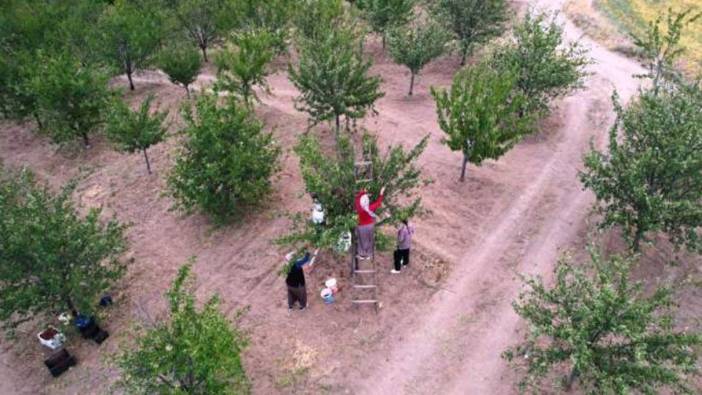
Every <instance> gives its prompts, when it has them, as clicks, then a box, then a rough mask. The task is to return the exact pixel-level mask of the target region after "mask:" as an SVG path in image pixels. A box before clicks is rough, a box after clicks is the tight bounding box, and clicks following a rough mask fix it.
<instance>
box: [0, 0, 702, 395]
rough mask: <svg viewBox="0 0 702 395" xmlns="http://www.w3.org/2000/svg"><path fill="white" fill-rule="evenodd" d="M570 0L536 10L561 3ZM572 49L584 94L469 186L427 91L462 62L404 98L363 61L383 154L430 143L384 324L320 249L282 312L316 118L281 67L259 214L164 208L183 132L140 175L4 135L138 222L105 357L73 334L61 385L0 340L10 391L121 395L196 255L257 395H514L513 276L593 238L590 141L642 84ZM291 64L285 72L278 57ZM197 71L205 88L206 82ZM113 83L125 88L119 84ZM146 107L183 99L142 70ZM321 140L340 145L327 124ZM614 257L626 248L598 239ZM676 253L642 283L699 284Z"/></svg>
mask: <svg viewBox="0 0 702 395" xmlns="http://www.w3.org/2000/svg"><path fill="white" fill-rule="evenodd" d="M562 3H563V2H562V1H561V0H552V1H546V0H543V1H540V2H538V1H537V2H532V3H530V4H532V5H537V6H539V7H542V8H546V9H554V10H556V9H560V8H561V7H562V5H563V4H562ZM564 22H565V23H566V33H567V36H568V37H569V39H572V40H575V39H581V40H582V41H583V42H584V43H585V44H586V45H587V46H588V47H590V48H591V54H592V57H593V58H594V60H595V61H596V62H595V63H594V64H593V65H592V66H591V67H590V71H591V72H592V75H591V76H590V77H589V78H588V80H587V82H586V84H585V88H584V89H583V90H581V91H578V92H576V93H575V94H573V95H571V96H570V97H568V98H565V99H564V100H562V101H560V102H559V103H557V107H556V108H555V110H554V112H553V114H552V116H550V117H549V118H548V119H546V120H544V121H543V123H542V125H541V132H540V133H538V134H536V135H534V136H531V137H529V138H527V139H525V140H524V141H523V142H521V143H520V144H519V145H518V146H516V147H515V148H514V149H513V150H512V151H510V152H509V153H508V154H507V155H506V156H504V157H503V158H501V159H500V160H499V161H496V162H488V163H486V164H484V165H483V166H482V167H479V168H476V167H471V168H469V173H468V176H467V179H466V182H464V183H460V182H458V175H459V171H460V161H461V158H460V154H458V153H452V152H450V151H449V150H448V148H447V147H446V146H444V145H442V144H441V137H442V132H441V130H440V129H439V128H438V125H437V123H436V115H435V108H434V103H433V100H432V98H431V96H430V94H429V87H430V86H447V85H448V84H449V83H450V80H451V77H452V75H453V74H454V73H455V71H456V70H457V69H458V67H459V66H458V59H457V58H456V57H455V56H447V57H444V58H442V59H439V60H437V61H435V62H433V63H432V64H430V65H429V66H428V67H427V68H426V69H425V70H424V71H423V72H422V74H421V75H420V76H419V78H418V80H417V85H415V95H414V96H412V97H408V96H406V93H407V89H408V84H409V72H408V71H407V70H405V69H404V68H402V67H400V66H397V65H395V64H393V63H392V61H391V60H390V59H389V58H388V57H387V56H386V55H384V54H383V53H382V51H381V49H380V47H379V43H378V42H370V43H369V45H368V49H367V51H369V53H370V55H371V56H373V57H374V60H375V66H374V68H373V72H374V73H377V74H379V75H381V76H382V77H383V80H384V82H383V90H384V92H385V97H384V98H382V99H381V100H380V101H379V102H378V106H377V110H378V112H379V115H378V116H376V117H373V118H369V119H367V120H366V121H364V122H363V126H364V127H366V128H367V129H369V130H370V131H372V132H374V133H376V134H377V135H378V137H379V140H380V142H381V144H383V145H387V144H404V145H406V146H410V145H413V144H416V142H417V141H419V140H420V139H421V138H422V137H423V136H425V135H427V134H429V135H430V136H431V138H430V143H429V146H428V147H427V150H426V152H425V154H424V155H423V156H422V158H421V160H420V164H421V167H422V169H423V171H424V174H425V175H427V176H429V177H431V178H432V179H433V181H434V182H433V183H432V184H430V185H429V186H427V187H426V188H424V189H423V190H422V199H423V201H424V204H425V205H426V207H427V208H428V209H429V210H430V211H431V214H430V215H427V216H426V217H424V218H421V219H418V220H417V221H416V227H417V233H416V244H415V251H414V252H413V257H412V264H411V266H410V267H409V269H408V270H407V271H405V272H403V273H402V274H400V275H391V274H390V273H389V271H390V268H391V254H384V255H382V256H381V257H380V259H379V267H381V268H382V269H383V270H382V271H381V273H382V274H381V275H380V279H379V281H380V285H381V287H380V299H381V300H382V302H383V305H382V308H381V310H380V313H379V314H375V313H374V312H373V310H371V309H364V308H358V309H354V308H353V307H351V303H350V302H349V300H350V295H349V290H348V289H347V285H348V265H347V263H346V262H345V261H341V262H337V261H334V260H333V259H332V257H330V256H322V257H321V258H320V259H319V260H318V262H319V263H318V265H317V266H318V267H317V268H316V269H315V271H314V272H313V273H312V274H311V275H309V276H308V293H309V299H310V306H309V308H308V309H307V310H306V311H302V312H301V311H294V312H292V313H291V314H289V313H288V311H287V306H286V302H285V284H284V281H283V279H282V278H281V277H279V276H278V275H277V272H278V269H279V267H280V265H281V263H282V257H283V255H284V254H285V252H286V251H284V250H280V249H279V248H277V247H276V246H274V245H273V243H272V241H273V240H274V239H276V238H277V237H278V236H280V235H282V234H283V233H284V232H286V230H287V229H288V227H289V224H290V223H289V220H288V218H287V216H286V213H287V212H291V211H299V210H306V209H309V208H310V207H311V206H310V201H309V199H308V198H307V197H300V196H302V193H303V192H304V187H303V185H302V181H301V178H300V174H299V171H298V161H297V158H296V157H295V155H294V154H293V153H292V146H293V145H294V143H295V141H296V137H297V136H298V135H299V134H300V133H302V132H304V131H305V129H306V127H307V121H306V116H305V115H304V114H302V113H300V112H298V111H296V110H295V108H294V106H293V99H294V98H295V97H296V96H297V92H296V90H295V88H294V87H293V86H292V84H291V83H290V82H289V81H288V79H287V76H286V74H285V73H284V72H283V71H282V70H283V68H282V67H280V70H279V71H277V72H276V73H274V74H273V75H271V76H270V78H269V84H270V87H271V89H272V93H271V95H262V96H261V97H262V100H263V103H262V104H261V105H259V107H258V109H257V112H258V115H259V116H260V117H261V119H262V120H263V121H264V122H265V124H266V126H267V128H269V129H271V130H273V133H274V135H275V136H276V139H277V140H278V141H279V142H280V144H281V145H282V146H283V147H284V155H283V159H282V170H281V172H280V174H279V175H278V176H277V177H276V180H275V182H274V190H275V192H274V194H273V196H272V197H271V198H270V200H269V201H268V202H267V203H266V207H264V209H263V210H261V211H260V212H256V213H251V214H250V215H248V216H246V217H245V218H241V220H240V221H239V222H238V223H236V224H233V225H231V226H226V227H222V228H215V227H213V225H212V224H211V223H210V222H208V221H207V219H206V218H204V217H203V216H200V215H190V216H184V215H182V214H181V213H179V212H177V211H173V210H171V207H172V203H173V202H172V201H171V199H170V198H169V197H167V196H164V195H163V191H164V189H165V176H166V174H167V173H168V170H169V169H170V167H171V165H172V163H173V157H174V155H175V154H176V153H177V147H178V140H179V138H178V137H177V136H173V137H172V138H169V139H168V140H167V141H166V142H164V143H162V144H159V145H158V146H156V147H154V148H152V149H151V150H150V157H151V158H152V166H153V168H154V175H152V176H149V175H147V174H146V168H145V165H144V163H143V158H142V157H141V156H140V155H136V154H135V155H124V154H120V153H117V152H115V151H114V150H112V149H111V148H110V147H109V146H108V144H107V143H106V142H105V141H102V140H100V139H97V140H96V141H95V143H94V144H93V147H92V148H90V149H89V150H82V149H79V148H76V149H67V148H62V149H57V148H56V147H54V146H52V145H50V144H49V143H48V142H47V141H46V140H45V139H44V138H42V137H38V136H37V135H35V134H34V133H32V131H31V129H32V125H29V124H27V125H17V124H13V123H3V124H0V158H2V160H3V162H4V164H5V165H6V166H10V167H15V166H29V167H30V168H32V169H33V170H34V171H35V172H37V173H38V175H39V176H40V177H42V178H43V179H45V180H48V181H49V182H50V183H51V184H52V185H55V186H59V185H61V184H62V183H63V182H65V181H66V180H68V179H70V178H73V177H80V180H81V181H80V184H79V185H80V186H79V189H78V191H77V200H78V201H79V202H80V203H81V205H82V206H83V207H96V206H99V207H103V208H104V212H105V215H116V216H117V218H119V219H120V220H121V221H125V222H128V223H131V227H130V229H129V232H128V237H129V240H130V242H131V248H130V253H129V258H132V259H133V260H134V262H133V264H132V265H131V268H130V271H129V274H128V278H127V279H126V280H125V281H124V284H123V286H122V287H121V288H120V289H121V291H117V292H115V295H114V298H115V302H116V305H115V306H114V307H111V308H110V309H111V310H112V311H110V312H109V318H108V319H107V320H106V321H104V323H103V324H102V326H104V327H105V328H106V329H107V330H108V331H110V332H111V334H112V336H111V338H110V339H109V340H108V341H107V342H106V343H104V344H103V345H102V346H100V347H99V348H97V346H95V345H94V344H88V343H86V342H83V341H80V340H77V339H74V340H71V342H70V343H69V345H68V347H69V350H70V351H71V352H72V353H73V354H75V355H76V356H77V358H78V360H79V364H78V366H77V367H75V368H73V369H71V370H70V371H69V372H67V373H66V374H65V375H63V376H62V377H60V378H59V379H52V378H51V376H50V375H49V373H48V371H47V370H46V369H44V367H43V365H42V358H43V357H45V355H46V352H45V351H44V350H42V349H41V347H40V345H39V344H38V342H37V341H36V338H35V337H34V336H35V334H36V333H37V332H36V331H34V330H33V328H25V329H24V330H23V331H22V332H20V333H19V334H18V336H19V340H18V341H12V342H8V341H6V340H5V339H2V343H0V376H1V377H3V380H0V394H75V393H81V394H99V393H105V392H107V391H108V390H109V389H110V385H111V383H112V382H113V381H114V380H115V379H116V377H118V374H119V372H118V371H117V370H116V369H115V368H114V367H113V366H112V365H111V363H110V359H111V355H112V354H114V353H115V352H117V351H118V350H119V348H120V344H122V342H123V341H124V340H125V338H127V337H128V336H129V333H130V332H129V330H130V328H131V326H132V325H133V324H134V323H141V324H146V325H148V324H149V323H152V322H155V321H157V320H159V319H161V318H162V317H164V313H165V303H164V299H163V294H164V292H165V291H166V290H167V288H168V286H169V285H170V283H171V281H172V279H173V278H174V276H175V274H176V272H177V269H178V267H179V266H180V265H181V264H182V263H184V262H185V261H186V260H187V259H188V258H189V257H191V256H197V262H198V263H197V264H196V265H195V267H194V272H195V273H196V275H197V286H198V288H197V294H198V296H199V297H200V298H201V299H202V300H204V299H205V298H206V297H208V296H210V295H212V294H214V293H217V294H219V295H220V296H221V297H222V303H223V306H222V309H223V311H224V312H225V313H226V314H227V315H228V316H229V317H232V319H233V318H234V317H235V316H236V314H237V311H239V310H240V309H246V311H247V312H246V313H245V314H244V316H243V318H242V326H243V327H244V328H245V329H246V330H247V331H249V333H250V338H251V345H250V347H249V348H248V350H247V351H246V355H245V365H246V369H247V372H248V374H249V376H250V377H251V380H252V384H253V391H254V393H259V394H271V393H286V394H287V393H315V394H316V393H368V394H414V393H417V394H437V393H457V394H459V393H460V394H467V393H470V394H508V393H514V392H515V388H514V383H515V381H516V380H515V379H516V378H515V374H514V373H513V372H512V371H511V370H510V369H509V367H508V366H507V364H506V362H505V361H504V360H502V359H501V358H500V353H501V352H502V351H503V350H504V349H505V348H506V347H507V346H509V345H511V344H513V343H514V342H516V341H517V340H518V339H519V338H520V337H521V336H522V334H523V331H524V328H523V325H522V323H520V321H519V319H518V317H517V316H516V314H515V313H514V312H513V310H512V308H511V305H510V303H511V301H512V300H513V299H514V298H515V297H516V295H517V294H518V292H519V290H520V289H521V283H520V281H519V279H518V278H517V273H527V274H542V275H545V276H548V273H549V272H550V270H551V268H552V267H553V265H554V263H555V261H556V259H557V257H558V256H559V254H561V253H562V251H563V250H565V249H573V248H575V249H577V248H580V247H582V246H583V245H584V244H585V241H586V240H587V239H588V237H587V236H588V234H589V232H590V230H591V229H592V225H591V224H590V223H589V222H590V221H589V220H590V219H591V215H590V207H591V204H592V203H593V197H592V195H591V194H590V193H588V192H585V191H582V188H581V185H580V183H579V181H578V180H577V177H576V175H577V172H578V169H579V168H580V167H581V163H582V160H581V159H582V156H583V154H584V153H585V152H586V151H587V149H588V147H589V144H590V142H591V141H593V142H594V143H595V144H596V145H598V146H603V144H604V143H605V142H606V132H607V129H608V128H609V125H610V124H611V121H612V117H613V112H612V106H611V102H610V99H609V97H610V95H611V93H612V89H613V88H616V89H617V91H618V92H619V94H620V96H621V97H622V98H623V99H624V100H626V99H628V98H629V97H631V95H633V94H634V93H635V92H636V90H637V87H638V83H639V81H638V80H635V79H634V78H632V77H631V75H632V74H635V73H638V72H641V70H640V67H639V66H638V65H637V64H635V63H634V62H632V61H631V60H628V59H626V58H624V57H623V56H621V55H619V54H616V53H614V52H611V51H610V50H608V49H606V48H604V47H603V46H601V45H600V44H598V43H596V42H593V41H590V40H589V39H587V38H582V34H581V32H580V31H579V30H578V29H577V28H576V27H575V26H573V24H572V23H570V22H569V21H567V20H564ZM280 63H281V64H283V62H280ZM213 78H214V76H213V71H212V70H211V69H207V68H206V69H205V70H203V74H202V75H201V76H200V79H199V82H198V84H197V87H196V88H198V89H204V88H205V87H206V86H207V85H208V84H209V83H211V81H212V80H213ZM124 83H125V81H124V80H122V79H118V80H117V81H115V84H124ZM135 83H136V86H137V91H136V93H127V94H126V95H127V97H128V99H129V100H130V101H132V102H134V103H137V102H138V101H140V100H141V99H142V98H143V97H145V95H147V94H149V93H155V94H156V96H157V101H158V102H159V105H160V106H161V108H169V109H172V113H173V117H172V119H173V123H174V124H173V129H174V130H176V129H177V126H178V123H179V120H178V117H177V116H176V110H177V108H178V106H179V103H181V102H182V101H183V100H185V92H184V91H183V89H182V88H178V87H176V86H174V85H172V84H170V83H169V82H168V80H167V79H166V78H165V77H164V76H163V75H162V74H161V73H157V72H145V73H142V74H141V75H140V76H139V77H138V78H137V79H136V81H135ZM315 133H320V135H321V136H322V137H323V138H324V137H329V136H330V132H329V130H328V128H324V127H323V128H319V129H318V130H317V131H316V132H315ZM604 240H605V244H607V245H608V246H609V247H611V248H612V249H616V248H620V247H621V246H620V245H619V244H618V241H617V240H618V238H617V237H616V235H614V236H606V237H604ZM669 256H671V253H670V251H661V250H652V251H647V254H646V258H645V260H644V264H643V265H642V266H641V269H640V273H637V274H638V275H639V276H640V277H641V278H646V279H653V278H655V279H656V282H670V281H681V279H688V281H689V282H691V284H692V283H694V282H695V281H699V280H695V279H699V278H700V276H699V274H700V273H699V267H700V265H699V262H700V261H699V259H698V258H691V257H682V258H681V261H682V262H683V263H682V264H681V265H680V266H678V267H676V268H675V269H674V270H664V269H665V267H664V266H663V265H662V262H664V261H665V260H666V259H667V257H669ZM328 277H336V278H337V279H339V282H340V287H341V293H340V296H339V298H337V302H336V303H335V304H333V305H325V304H324V303H323V302H322V300H321V298H320V297H319V296H318V295H319V290H320V289H321V286H322V284H323V282H324V280H325V279H326V278H328ZM680 300H681V305H682V307H683V310H682V311H681V318H682V319H683V322H684V323H685V325H689V326H699V324H700V323H699V320H698V318H697V317H699V316H700V312H701V311H702V306H701V305H700V294H699V287H698V286H697V287H694V286H691V287H689V288H685V290H684V291H682V292H681V299H680Z"/></svg>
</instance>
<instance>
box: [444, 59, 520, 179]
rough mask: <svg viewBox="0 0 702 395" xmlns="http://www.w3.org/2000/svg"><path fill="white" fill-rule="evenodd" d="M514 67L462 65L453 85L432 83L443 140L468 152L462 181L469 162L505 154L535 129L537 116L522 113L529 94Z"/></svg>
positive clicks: (465, 154) (486, 64)
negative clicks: (442, 86) (443, 87)
mask: <svg viewBox="0 0 702 395" xmlns="http://www.w3.org/2000/svg"><path fill="white" fill-rule="evenodd" d="M516 84H517V76H516V74H515V73H514V72H513V71H508V70H499V69H495V68H493V67H492V66H491V64H490V62H489V61H485V62H482V63H478V64H476V65H473V66H470V67H468V68H466V69H463V70H461V71H459V72H458V73H457V74H456V75H455V76H454V78H453V83H452V84H451V89H450V90H439V89H434V88H432V90H431V94H432V95H433V96H434V100H436V112H437V115H438V118H439V126H440V127H441V130H443V131H444V133H446V138H445V140H444V143H445V144H446V145H448V146H449V148H450V149H451V150H452V151H461V152H462V153H463V166H462V169H461V181H463V180H464V179H465V170H466V164H467V163H468V162H471V163H473V164H476V165H480V164H481V163H482V162H483V161H484V160H485V159H497V158H499V157H500V156H502V155H504V154H505V153H506V152H507V151H508V150H509V149H510V148H512V146H514V144H515V143H516V142H517V141H519V139H520V138H521V137H522V136H523V135H524V134H525V133H528V132H530V131H531V130H532V128H533V119H532V118H531V117H530V115H529V114H526V115H524V116H522V115H521V114H523V112H524V108H525V105H526V98H525V97H524V95H523V94H521V93H520V92H518V91H517V90H516V89H515V88H516Z"/></svg>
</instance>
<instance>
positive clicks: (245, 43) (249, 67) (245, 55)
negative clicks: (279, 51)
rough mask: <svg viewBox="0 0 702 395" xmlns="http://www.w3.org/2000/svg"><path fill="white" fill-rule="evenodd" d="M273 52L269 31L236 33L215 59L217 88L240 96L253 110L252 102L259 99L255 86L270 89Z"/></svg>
mask: <svg viewBox="0 0 702 395" xmlns="http://www.w3.org/2000/svg"><path fill="white" fill-rule="evenodd" d="M273 52H274V48H273V37H272V36H271V35H270V33H268V32H267V31H266V30H247V31H243V32H238V33H235V34H233V35H232V37H231V40H230V41H229V42H228V43H227V46H225V47H224V49H223V50H222V51H221V52H220V53H218V54H217V58H216V59H215V63H216V64H217V82H216V83H215V87H216V88H217V89H218V90H223V91H227V92H230V93H233V94H236V95H238V96H239V97H241V98H242V99H243V100H244V103H246V105H247V106H249V107H251V105H252V103H251V100H252V99H256V100H258V96H256V92H255V91H254V86H260V87H262V88H264V89H266V90H267V87H268V84H267V83H266V76H268V73H269V70H268V63H270V61H271V60H272V59H273Z"/></svg>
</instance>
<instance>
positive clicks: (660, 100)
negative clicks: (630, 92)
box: [580, 85, 702, 250]
mask: <svg viewBox="0 0 702 395" xmlns="http://www.w3.org/2000/svg"><path fill="white" fill-rule="evenodd" d="M700 108H702V91H701V90H700V87H699V85H692V86H685V85H682V86H679V87H677V88H665V89H663V90H661V91H660V92H659V93H658V94H656V92H655V91H654V90H651V91H645V92H642V93H641V95H640V97H638V98H636V99H634V101H633V102H632V103H631V104H630V105H629V107H627V108H622V107H621V106H620V105H619V104H618V102H617V100H616V96H615V109H616V111H617V121H616V123H615V125H614V126H613V127H612V129H611V131H610V134H609V151H608V152H601V151H598V150H596V149H594V148H593V150H592V151H591V152H590V153H589V154H588V155H587V156H586V157H585V170H584V172H583V173H581V175H580V178H581V180H582V182H583V185H584V186H585V187H586V188H589V189H591V190H592V191H593V192H594V193H595V196H596V197H597V201H598V204H599V208H600V210H601V212H602V214H603V215H604V217H603V222H602V226H605V227H608V226H613V225H619V226H621V228H622V230H623V232H624V235H625V236H626V237H627V239H628V240H629V241H630V243H631V246H632V247H633V248H634V249H638V248H639V244H640V242H641V241H644V240H645V237H646V235H647V234H650V233H653V232H658V231H660V232H663V233H665V234H666V235H668V237H669V238H670V239H671V241H672V242H673V243H675V244H676V245H684V246H686V247H687V248H689V249H691V250H699V249H700V248H702V240H700V237H699V233H698V232H699V229H700V227H702V155H700V149H701V148H702V113H701V112H700Z"/></svg>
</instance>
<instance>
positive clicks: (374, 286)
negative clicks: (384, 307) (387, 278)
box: [353, 285, 378, 289]
mask: <svg viewBox="0 0 702 395" xmlns="http://www.w3.org/2000/svg"><path fill="white" fill-rule="evenodd" d="M353 287H354V288H362V289H371V288H378V286H377V285H354V286H353Z"/></svg>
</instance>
